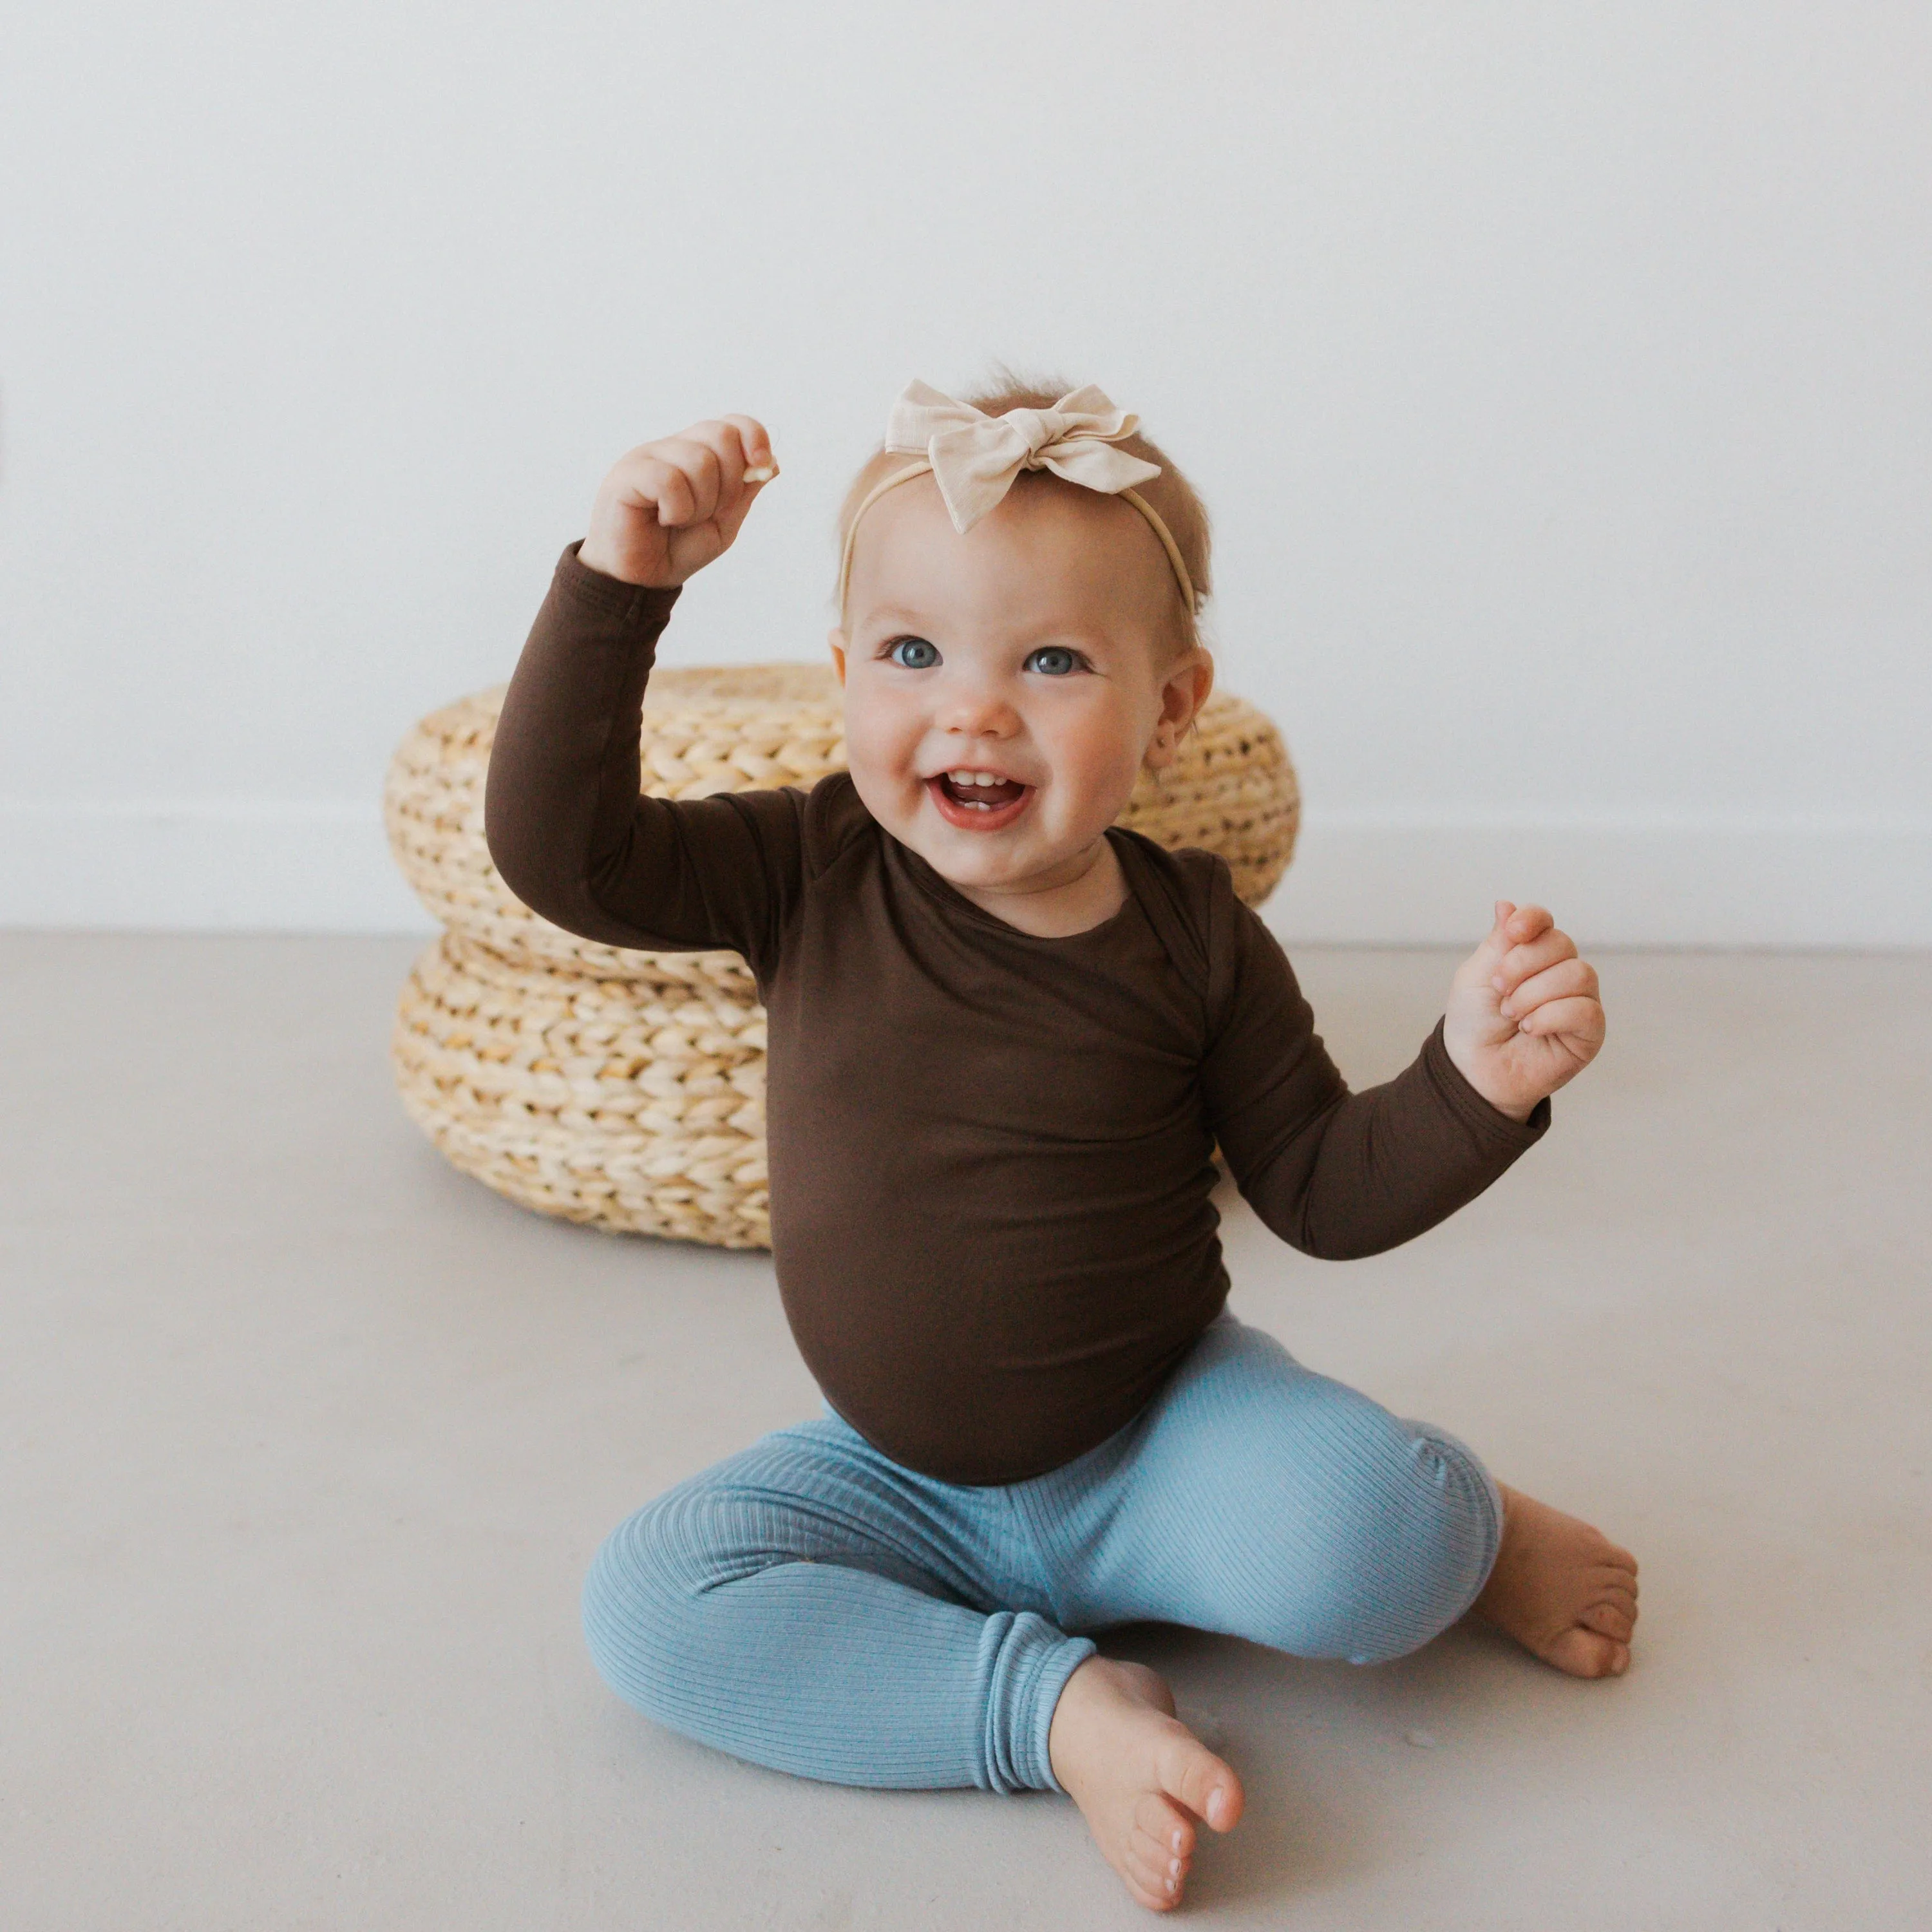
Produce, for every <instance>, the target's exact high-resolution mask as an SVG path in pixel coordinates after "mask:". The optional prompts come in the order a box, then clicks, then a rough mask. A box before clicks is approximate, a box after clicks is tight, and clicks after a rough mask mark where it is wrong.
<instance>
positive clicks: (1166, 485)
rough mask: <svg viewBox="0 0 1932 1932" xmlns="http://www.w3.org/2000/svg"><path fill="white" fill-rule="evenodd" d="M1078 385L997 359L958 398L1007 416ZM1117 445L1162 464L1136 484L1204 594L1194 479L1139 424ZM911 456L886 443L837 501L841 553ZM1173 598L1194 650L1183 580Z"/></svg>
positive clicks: (1205, 537)
mask: <svg viewBox="0 0 1932 1932" xmlns="http://www.w3.org/2000/svg"><path fill="white" fill-rule="evenodd" d="M1079 386H1080V385H1079V383H1055V382H1052V381H1048V380H1040V379H1039V378H1034V379H1033V380H1028V378H1026V377H1022V376H1017V375H1016V374H1014V373H1013V371H1012V370H1010V369H1008V368H1004V367H1001V366H999V365H995V368H994V371H993V377H992V382H991V383H990V384H989V386H987V387H986V388H984V389H978V390H974V391H972V392H969V393H968V394H967V395H963V396H962V397H961V398H959V400H960V401H962V403H969V404H971V405H972V407H974V409H976V410H983V412H984V413H986V415H988V416H1004V415H1005V414H1006V413H1007V411H1008V410H1050V409H1052V407H1053V406H1054V404H1055V403H1057V402H1058V401H1059V400H1060V399H1061V397H1062V396H1065V395H1071V394H1072V393H1073V391H1074V390H1076V389H1078V388H1079ZM1114 448H1115V449H1124V450H1125V451H1126V452H1127V454H1128V455H1130V456H1138V457H1139V458H1141V459H1142V461H1143V462H1146V463H1159V464H1160V475H1158V476H1157V477H1155V478H1154V480H1153V481H1151V482H1148V483H1141V484H1136V486H1135V487H1136V489H1137V490H1139V493H1140V494H1141V495H1142V496H1144V497H1145V498H1146V499H1147V501H1148V503H1149V504H1151V505H1152V506H1153V508H1154V510H1155V511H1157V513H1158V514H1159V515H1160V520H1161V521H1162V522H1163V523H1165V524H1166V526H1167V527H1168V529H1169V531H1170V532H1172V535H1173V538H1174V542H1175V548H1176V549H1178V550H1179V551H1180V552H1181V562H1183V563H1184V564H1186V565H1187V574H1188V575H1189V576H1190V577H1192V578H1193V580H1194V588H1195V590H1196V593H1197V594H1198V595H1199V596H1200V597H1201V598H1204V599H1205V598H1206V597H1207V595H1208V590H1209V589H1210V587H1211V580H1210V577H1209V575H1208V554H1209V551H1210V550H1211V547H1212V544H1211V537H1210V535H1209V532H1208V508H1207V505H1205V503H1203V502H1202V500H1201V499H1200V498H1199V496H1197V495H1196V493H1195V490H1194V485H1193V484H1191V483H1190V482H1189V481H1188V480H1187V478H1186V477H1185V476H1184V475H1182V474H1181V471H1180V469H1178V467H1177V466H1176V465H1175V462H1174V460H1173V458H1171V457H1170V456H1169V455H1167V454H1166V452H1164V451H1163V449H1161V447H1160V445H1159V444H1158V443H1155V442H1154V441H1152V440H1151V439H1150V438H1148V437H1145V436H1143V435H1142V434H1140V432H1139V431H1138V430H1136V431H1135V432H1134V434H1133V435H1132V436H1124V437H1121V438H1120V440H1118V442H1117V443H1115V444H1114ZM911 460H913V459H912V458H910V457H908V456H907V455H905V454H904V452H901V451H898V450H889V449H886V448H885V447H884V446H883V445H882V446H880V448H879V449H876V450H874V452H872V454H871V455H870V456H869V457H868V458H866V459H865V463H864V465H863V466H862V467H861V469H859V473H858V475H856V476H855V477H854V478H853V479H852V487H851V488H850V489H849V490H847V491H846V493H845V500H844V502H843V503H841V505H839V506H838V544H839V548H840V550H841V553H842V551H843V550H844V544H845V538H846V535H847V532H848V531H849V530H850V529H851V526H852V519H853V516H854V515H855V514H856V513H857V511H858V508H859V505H860V504H861V503H862V502H864V501H865V497H866V495H867V493H868V492H869V491H870V490H871V487H872V486H873V484H875V483H877V482H878V481H880V478H883V477H885V476H887V475H890V474H891V472H892V471H893V470H895V469H900V468H901V467H903V466H904V465H905V464H906V463H908V462H910V461H911ZM1032 473H1037V474H1038V475H1042V476H1044V477H1046V478H1048V480H1049V481H1059V479H1058V478H1056V477H1055V476H1054V475H1053V474H1052V472H1051V471H1050V470H1041V471H1039V472H1032ZM1066 487H1067V488H1069V489H1073V488H1075V487H1078V486H1077V485H1075V484H1067V485H1066ZM1174 601H1175V607H1176V609H1177V610H1180V611H1181V631H1180V643H1181V649H1183V650H1191V649H1193V647H1194V646H1196V644H1198V643H1199V642H1200V641H1201V633H1200V629H1199V625H1198V624H1197V623H1196V613H1194V612H1193V611H1192V610H1186V609H1185V608H1184V607H1182V603H1181V587H1180V586H1179V584H1178V583H1176V584H1175V592H1174Z"/></svg>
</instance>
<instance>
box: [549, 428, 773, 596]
mask: <svg viewBox="0 0 1932 1932" xmlns="http://www.w3.org/2000/svg"><path fill="white" fill-rule="evenodd" d="M777 474H778V463H777V461H776V460H775V458H773V456H772V445H771V439H770V437H769V436H767V435H766V433H765V427H764V425H763V424H762V423H760V422H758V421H757V419H755V418H754V417H751V416H720V417H718V418H715V419H713V420H712V421H710V422H701V423H694V424H692V425H691V428H688V429H687V430H683V431H680V432H679V434H677V435H676V436H667V437H662V438H661V439H660V440H658V441H657V442H655V443H640V444H639V445H638V446H637V448H636V449H634V450H631V452H628V454H627V455H624V456H621V457H619V458H618V460H616V463H613V465H612V466H611V468H610V474H609V475H607V476H606V477H605V478H604V481H603V483H602V484H601V486H600V487H599V488H598V492H597V499H596V501H595V502H594V503H593V504H592V505H591V509H590V528H589V532H588V534H587V535H586V536H585V538H584V539H583V543H582V544H581V545H580V547H579V549H578V550H577V556H578V559H579V561H580V562H583V563H584V564H586V565H588V566H589V568H591V569H592V570H596V571H602V572H603V574H604V575H605V576H606V577H616V578H618V579H619V580H621V581H622V582H624V583H641V584H650V585H654V586H669V585H671V584H675V583H683V582H684V580H685V578H686V577H690V576H691V575H692V574H694V572H696V571H700V570H702V569H703V568H704V566H705V565H706V564H707V563H709V562H712V561H713V560H714V559H716V558H718V557H720V556H722V555H723V554H724V552H725V551H726V550H729V549H730V547H731V544H732V542H733V540H734V539H735V538H736V536H737V534H738V529H739V525H740V524H742V523H743V522H744V520H745V514H746V513H747V512H748V511H749V510H750V508H751V503H752V501H753V499H754V498H755V497H756V496H757V493H758V492H759V490H760V489H762V488H763V486H764V485H765V484H767V483H769V481H771V480H772V478H773V477H774V476H775V475H777Z"/></svg>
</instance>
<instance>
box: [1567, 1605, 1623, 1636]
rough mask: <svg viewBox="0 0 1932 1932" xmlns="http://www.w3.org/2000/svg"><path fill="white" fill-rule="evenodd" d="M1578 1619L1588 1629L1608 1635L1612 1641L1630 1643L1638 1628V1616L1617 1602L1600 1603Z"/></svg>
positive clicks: (1600, 1634)
mask: <svg viewBox="0 0 1932 1932" xmlns="http://www.w3.org/2000/svg"><path fill="white" fill-rule="evenodd" d="M1577 1622H1579V1623H1580V1624H1581V1625H1583V1628H1585V1629H1586V1630H1592V1631H1595V1632H1596V1633H1597V1634H1598V1636H1599V1637H1608V1638H1609V1639H1610V1641H1611V1642H1612V1643H1629V1642H1630V1640H1631V1634H1632V1633H1633V1632H1634V1631H1635V1630H1636V1628H1637V1618H1636V1616H1635V1615H1634V1613H1632V1612H1631V1611H1628V1610H1624V1609H1623V1608H1622V1607H1620V1606H1619V1605H1618V1604H1597V1605H1595V1607H1593V1608H1592V1609H1590V1610H1586V1611H1585V1612H1584V1613H1583V1615H1582V1616H1580V1617H1579V1618H1578V1619H1577Z"/></svg>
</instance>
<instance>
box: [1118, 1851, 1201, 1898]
mask: <svg viewBox="0 0 1932 1932" xmlns="http://www.w3.org/2000/svg"><path fill="white" fill-rule="evenodd" d="M1186 1876H1187V1867H1186V1866H1185V1865H1184V1864H1182V1863H1181V1861H1180V1859H1178V1858H1174V1857H1172V1856H1170V1857H1167V1858H1163V1857H1162V1856H1160V1854H1159V1852H1151V1853H1143V1852H1139V1851H1136V1852H1130V1854H1129V1855H1128V1858H1127V1880H1128V1882H1129V1883H1130V1884H1131V1885H1133V1886H1134V1887H1136V1889H1138V1890H1139V1891H1144V1892H1146V1893H1148V1894H1151V1896H1153V1897H1156V1898H1161V1899H1175V1898H1178V1897H1180V1896H1181V1882H1182V1881H1183V1879H1184V1878H1185V1877H1186Z"/></svg>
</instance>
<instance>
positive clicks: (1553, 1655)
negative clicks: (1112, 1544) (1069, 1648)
mask: <svg viewBox="0 0 1932 1932" xmlns="http://www.w3.org/2000/svg"><path fill="white" fill-rule="evenodd" d="M1476 1614H1477V1616H1480V1617H1485V1618H1487V1619H1488V1620H1489V1621H1490V1622H1491V1623H1493V1624H1494V1625H1496V1628H1498V1629H1499V1630H1500V1631H1505V1632H1506V1633H1507V1634H1508V1635H1510V1636H1511V1637H1514V1638H1515V1639H1516V1640H1517V1643H1520V1644H1521V1645H1522V1646H1523V1648H1524V1649H1526V1650H1530V1651H1534V1652H1535V1653H1536V1655H1538V1657H1540V1658H1542V1659H1543V1661H1544V1663H1546V1664H1554V1665H1556V1668H1557V1669H1558V1670H1567V1671H1568V1673H1570V1675H1571V1676H1572V1677H1621V1676H1622V1675H1623V1674H1624V1673H1625V1671H1626V1670H1628V1669H1629V1668H1630V1661H1631V1654H1630V1643H1631V1631H1633V1630H1634V1628H1636V1625H1637V1559H1636V1558H1635V1557H1634V1556H1632V1555H1631V1553H1630V1552H1629V1551H1628V1550H1619V1548H1618V1547H1617V1546H1616V1544H1614V1543H1613V1542H1611V1541H1610V1539H1609V1538H1607V1537H1606V1536H1604V1535H1601V1534H1600V1533H1599V1532H1598V1531H1596V1530H1594V1529H1592V1528H1591V1527H1590V1526H1589V1524H1588V1523H1580V1522H1579V1521H1578V1520H1577V1518H1576V1517H1574V1516H1565V1514H1563V1512H1562V1511H1561V1510H1556V1509H1552V1508H1550V1505H1548V1504H1547V1503H1540V1502H1538V1501H1537V1500H1536V1499H1535V1497H1533V1496H1524V1495H1523V1494H1522V1493H1521V1492H1520V1491H1519V1490H1511V1489H1505V1490H1504V1491H1503V1541H1502V1549H1501V1550H1500V1551H1499V1552H1498V1553H1497V1556H1496V1568H1495V1569H1494V1570H1493V1571H1491V1572H1490V1580H1489V1581H1488V1583H1486V1584H1484V1586H1483V1594H1482V1595H1481V1596H1480V1597H1478V1598H1477V1599H1476ZM1076 1674H1077V1673H1076Z"/></svg>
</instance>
